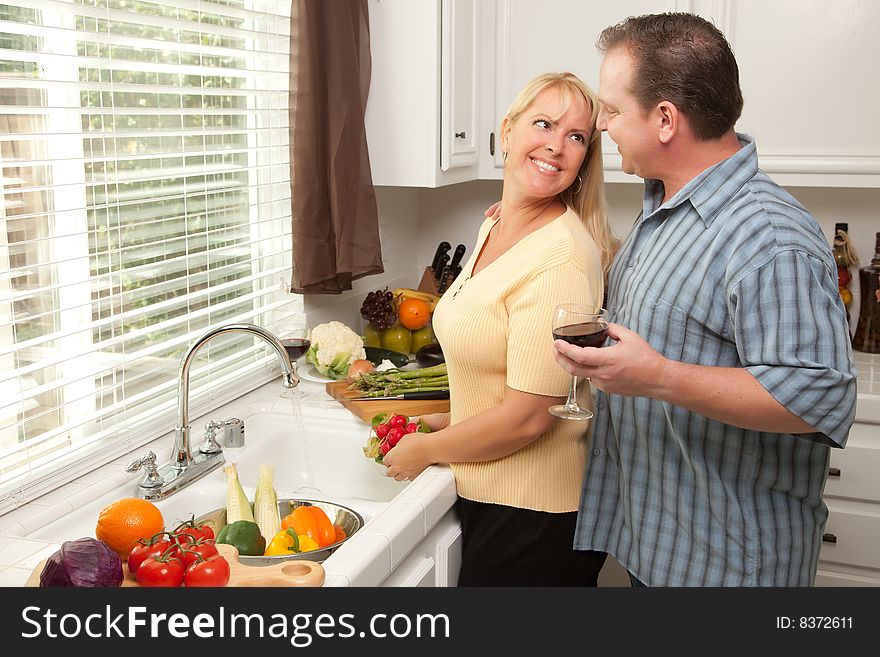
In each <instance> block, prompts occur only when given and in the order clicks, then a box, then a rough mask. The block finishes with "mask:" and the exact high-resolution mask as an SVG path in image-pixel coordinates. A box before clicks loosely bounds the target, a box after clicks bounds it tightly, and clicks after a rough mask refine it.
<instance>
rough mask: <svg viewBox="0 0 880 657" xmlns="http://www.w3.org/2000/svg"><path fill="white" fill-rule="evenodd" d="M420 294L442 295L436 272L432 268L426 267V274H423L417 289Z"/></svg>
mask: <svg viewBox="0 0 880 657" xmlns="http://www.w3.org/2000/svg"><path fill="white" fill-rule="evenodd" d="M417 289H418V291H419V292H428V293H430V294H440V289H439V287H438V285H437V281H436V280H435V279H434V272H433V271H431V268H430V267H425V273H423V274H422V280H421V281H420V282H419V287H418V288H417Z"/></svg>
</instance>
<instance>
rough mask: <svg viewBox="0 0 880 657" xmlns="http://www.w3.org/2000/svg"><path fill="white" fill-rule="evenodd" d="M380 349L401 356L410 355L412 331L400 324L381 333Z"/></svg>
mask: <svg viewBox="0 0 880 657" xmlns="http://www.w3.org/2000/svg"><path fill="white" fill-rule="evenodd" d="M379 346H380V347H382V349H390V350H391V351H396V352H398V353H401V354H410V353H412V331H410V330H409V329H408V328H404V327H402V326H401V325H400V324H395V325H394V326H392V327H390V328H387V329H385V330H384V331H382V344H381V345H379Z"/></svg>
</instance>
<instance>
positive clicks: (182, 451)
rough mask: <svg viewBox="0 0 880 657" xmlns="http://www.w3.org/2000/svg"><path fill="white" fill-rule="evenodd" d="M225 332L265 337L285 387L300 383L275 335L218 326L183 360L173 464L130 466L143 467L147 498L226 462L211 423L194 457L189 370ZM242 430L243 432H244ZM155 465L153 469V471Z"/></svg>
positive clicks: (261, 330)
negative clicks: (201, 352) (198, 355)
mask: <svg viewBox="0 0 880 657" xmlns="http://www.w3.org/2000/svg"><path fill="white" fill-rule="evenodd" d="M225 333H249V334H251V335H255V336H258V337H260V338H263V339H264V340H265V341H266V342H268V343H269V344H270V345H271V346H272V347H273V348H274V349H275V351H276V352H277V354H278V357H279V358H280V359H281V371H282V373H283V378H282V384H283V385H284V387H285V388H294V387H296V386H297V385H298V384H299V377H298V376H297V374H296V366H295V365H294V363H293V362H292V361H291V360H290V357H289V356H288V355H287V350H286V349H285V348H284V345H282V344H281V342H280V341H279V340H278V338H277V337H275V336H274V335H273V334H272V333H270V332H269V331H267V330H266V329H264V328H261V327H259V326H255V325H254V324H227V325H225V326H218V327H217V328H215V329H212V330H210V331H208V332H207V333H205V334H204V335H203V336H201V337H200V338H199V339H198V340H196V341H195V342H193V344H192V345H191V346H190V348H189V349H188V350H187V352H186V353H185V354H184V355H183V358H182V359H181V361H180V370H179V373H178V386H177V427H176V428H175V434H174V448H173V450H172V452H171V461H170V462H169V463H168V464H167V465H165V466H163V467H162V468H160V469H159V470H158V471H156V469H155V456H153V460H152V462H151V461H150V460H149V458H148V457H144V458H143V459H135V460H134V461H132V462H131V463H129V464H128V467H127V468H126V471H127V472H134V471H136V470H139V469H141V468H143V469H144V471H145V475H144V476H143V477H142V478H141V481H140V482H139V483H138V488H139V491H140V493H141V496H142V497H144V498H145V499H148V500H152V499H159V498H163V497H167V496H168V495H170V494H171V493H173V492H175V491H177V490H179V489H180V488H182V487H183V486H185V485H186V484H188V483H191V482H193V481H195V480H196V479H199V478H200V477H202V476H204V475H206V474H207V473H209V472H211V471H212V470H214V469H215V468H217V467H219V466H220V465H221V464H222V463H223V462H224V460H225V459H224V458H223V448H222V446H221V445H220V444H219V443H218V442H217V441H216V440H215V439H214V432H213V431H212V430H211V427H212V426H215V423H211V422H209V423H208V427H207V432H206V438H205V442H203V443H202V444H201V446H200V447H199V449H198V451H197V453H196V454H195V455H194V454H193V453H192V449H191V447H190V426H189V369H190V365H191V364H192V361H193V360H194V358H195V355H196V352H198V351H199V349H200V348H201V347H202V346H203V345H204V344H206V343H207V342H210V341H211V340H212V339H213V338H215V337H217V336H218V335H223V334H225ZM243 430H244V429H243V427H242V431H243ZM150 463H152V469H151V468H150Z"/></svg>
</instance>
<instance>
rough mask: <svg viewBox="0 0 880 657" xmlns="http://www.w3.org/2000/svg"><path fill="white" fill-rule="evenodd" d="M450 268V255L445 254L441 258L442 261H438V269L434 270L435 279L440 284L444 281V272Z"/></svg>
mask: <svg viewBox="0 0 880 657" xmlns="http://www.w3.org/2000/svg"><path fill="white" fill-rule="evenodd" d="M448 266H449V254H448V253H444V254H443V255H442V256H440V260H438V261H437V267H436V268H435V269H434V278H435V279H436V281H437V282H438V283H440V282H441V281H442V280H443V279H442V274H443V270H444V269H446V267H448Z"/></svg>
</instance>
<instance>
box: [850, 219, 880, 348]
mask: <svg viewBox="0 0 880 657" xmlns="http://www.w3.org/2000/svg"><path fill="white" fill-rule="evenodd" d="M859 285H860V290H861V293H862V303H861V308H860V310H859V323H858V326H857V327H856V334H855V336H853V349H857V350H858V351H865V352H867V353H869V354H880V233H877V243H876V245H875V247H874V258H873V259H872V260H871V264H870V265H868V266H867V267H862V268H861V269H860V270H859Z"/></svg>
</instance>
